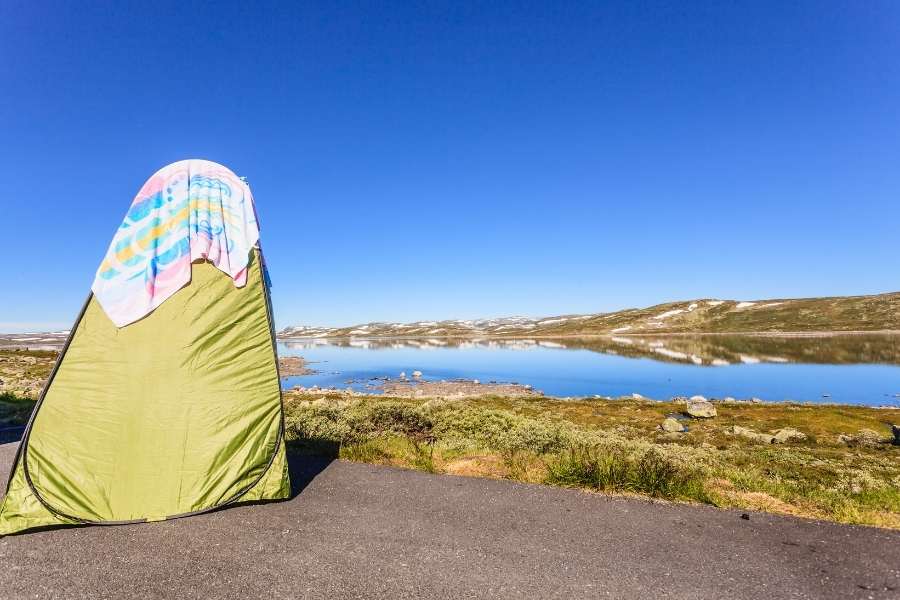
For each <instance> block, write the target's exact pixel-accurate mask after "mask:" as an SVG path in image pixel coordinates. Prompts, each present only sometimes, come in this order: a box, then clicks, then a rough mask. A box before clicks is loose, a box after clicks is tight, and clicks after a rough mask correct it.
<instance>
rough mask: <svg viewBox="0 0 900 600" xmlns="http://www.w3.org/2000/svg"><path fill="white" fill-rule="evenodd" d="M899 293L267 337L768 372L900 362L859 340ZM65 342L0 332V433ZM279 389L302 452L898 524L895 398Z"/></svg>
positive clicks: (306, 368) (21, 418) (884, 324)
mask: <svg viewBox="0 0 900 600" xmlns="http://www.w3.org/2000/svg"><path fill="white" fill-rule="evenodd" d="M898 303H900V294H897V293H893V294H883V295H880V296H868V297H852V298H827V299H804V300H782V301H761V302H738V301H718V300H696V301H691V302H679V303H667V304H663V305H659V306H656V307H652V308H648V309H641V310H637V309H635V310H627V311H621V312H617V313H610V314H606V315H602V314H601V315H570V316H562V317H550V318H544V319H525V318H519V317H516V318H510V319H484V320H472V321H440V322H419V323H410V324H377V323H369V324H363V325H358V326H354V327H344V328H321V327H289V328H286V329H283V330H282V331H281V332H280V333H279V337H280V338H281V339H282V341H283V342H285V343H290V342H294V343H297V344H300V347H301V348H302V347H303V343H305V341H310V342H311V343H312V342H314V341H315V340H323V339H326V338H327V339H328V340H329V343H333V344H337V345H340V344H349V341H350V340H354V339H364V340H367V341H368V342H369V343H370V344H371V345H370V346H366V348H369V349H373V348H374V349H377V348H378V347H380V346H379V344H381V345H383V346H385V347H393V346H395V345H397V344H400V345H405V344H409V346H407V347H410V348H420V347H421V345H428V344H435V345H437V346H440V345H446V344H448V343H449V344H455V345H457V346H459V345H463V346H464V345H465V344H469V343H471V342H472V340H473V339H474V340H481V342H482V343H485V344H491V343H504V341H506V342H509V343H515V344H521V342H522V338H523V337H524V336H526V335H527V336H528V337H531V338H534V339H537V340H545V339H552V338H557V339H558V340H559V345H560V346H562V345H565V344H568V345H570V346H571V347H573V348H577V349H589V350H591V351H593V352H615V353H616V354H621V355H623V356H624V357H627V358H632V359H635V358H642V357H648V356H652V357H653V358H654V359H655V360H660V361H672V362H675V363H684V364H688V365H691V366H694V367H702V366H703V365H715V364H716V362H715V361H722V362H726V363H728V362H734V363H740V362H741V361H742V360H743V361H744V362H745V363H746V362H747V357H749V356H752V357H754V360H756V361H757V362H758V361H759V360H763V361H765V360H769V361H770V362H772V363H773V364H779V363H780V362H782V361H784V362H787V361H798V360H805V361H813V362H819V363H822V364H844V363H850V364H855V363H882V364H886V365H897V364H900V349H898V346H897V344H896V342H895V341H890V342H889V343H886V344H885V343H880V344H877V343H873V339H876V338H872V337H871V336H883V335H889V334H888V333H878V332H886V331H889V330H892V329H897V328H898V327H900V325H898V322H897V318H898V314H900V309H898ZM848 331H849V332H856V333H855V334H854V335H849V336H844V337H843V338H842V339H843V340H845V343H844V344H843V345H839V346H835V345H833V344H832V345H829V344H825V343H822V340H826V339H828V337H829V336H831V335H832V334H835V333H840V332H848ZM698 333H703V334H715V335H709V336H706V337H700V338H697V337H694V336H695V335H696V334H698ZM686 334H694V335H686ZM725 334H740V335H736V336H735V335H732V336H731V337H729V336H726V335H725ZM64 338H65V332H61V333H57V334H15V335H5V336H2V338H0V344H2V345H3V349H2V350H0V379H2V384H0V385H2V397H0V427H3V428H5V429H6V430H7V431H15V428H17V427H21V425H22V424H24V422H25V421H26V420H27V418H28V416H29V414H30V411H31V408H32V406H33V402H34V400H35V398H36V397H37V395H38V394H39V391H40V389H41V387H42V385H43V381H44V380H45V379H46V377H47V375H48V374H49V371H50V369H51V368H52V366H53V363H54V361H55V358H56V352H55V351H54V350H53V349H52V348H54V347H57V348H58V347H59V345H60V344H61V343H62V341H63V340H64ZM877 339H881V338H877ZM887 339H888V340H894V339H895V338H892V337H888V338H887ZM660 340H664V341H665V343H664V344H663V342H660ZM698 340H701V341H698ZM773 344H774V345H775V346H774V347H775V348H776V350H772V347H773ZM819 344H821V347H819V348H818V350H815V349H816V348H817V347H818V345H819ZM36 348H44V349H36ZM47 348H50V349H47ZM660 348H664V349H666V351H665V352H659V350H660ZM811 348H812V349H813V350H814V351H811ZM834 348H840V349H839V350H834ZM301 351H302V350H301ZM775 354H777V355H778V356H777V357H773V355H775ZM742 357H743V359H742ZM760 357H761V358H760ZM280 364H281V374H282V376H283V377H284V378H285V381H287V380H288V379H290V380H291V381H293V382H296V381H303V376H305V375H308V374H311V373H315V372H316V371H315V369H317V368H322V365H317V364H309V363H307V362H306V361H304V360H303V358H302V357H300V356H282V357H281V359H280ZM286 387H287V389H286V390H285V392H284V408H285V414H286V424H287V431H286V435H287V439H288V442H289V451H290V452H291V453H293V454H294V455H298V456H326V457H339V458H342V459H346V460H351V461H358V462H366V463H373V464H382V465H392V466H398V467H402V468H407V469H415V470H420V471H426V472H429V473H448V474H456V475H465V476H473V477H489V478H500V479H511V480H516V481H523V482H530V483H541V484H546V485H552V486H562V487H572V488H578V489H582V490H586V491H590V492H593V493H602V494H617V495H629V496H638V497H647V498H652V499H656V500H664V501H672V502H690V503H702V504H710V505H713V506H719V507H727V508H738V509H746V510H754V511H768V512H772V513H778V514H788V515H794V516H801V517H807V518H815V519H825V520H832V521H837V522H842V523H856V524H866V525H875V526H878V527H886V528H892V529H900V410H898V409H897V405H896V404H895V403H894V402H893V401H892V400H889V401H886V402H885V406H881V407H876V406H849V405H840V404H834V403H829V402H827V401H826V402H823V403H811V402H778V403H772V402H764V401H761V400H759V399H758V398H734V397H729V396H723V397H719V398H706V397H702V396H696V395H695V396H691V397H678V396H676V397H671V398H648V397H644V396H642V395H640V394H637V393H635V394H629V395H627V396H622V397H615V396H609V395H592V396H590V397H566V398H560V397H554V396H551V395H546V394H544V393H543V392H541V391H540V390H538V389H536V388H534V387H533V386H529V385H524V384H518V383H514V382H480V381H475V380H465V379H462V380H429V379H428V378H427V377H423V376H422V374H421V373H420V372H418V371H416V372H410V373H409V374H407V373H402V374H400V375H395V376H392V377H383V378H377V381H375V382H373V383H367V384H366V387H365V388H364V389H363V390H362V391H359V390H354V389H353V388H351V387H347V388H343V389H342V388H336V387H332V388H320V387H318V386H309V385H303V384H296V385H287V384H286Z"/></svg>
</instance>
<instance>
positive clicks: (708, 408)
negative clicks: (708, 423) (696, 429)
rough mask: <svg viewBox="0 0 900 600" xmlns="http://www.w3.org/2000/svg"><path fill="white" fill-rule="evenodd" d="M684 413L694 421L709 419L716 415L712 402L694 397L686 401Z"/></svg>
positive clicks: (700, 397)
mask: <svg viewBox="0 0 900 600" xmlns="http://www.w3.org/2000/svg"><path fill="white" fill-rule="evenodd" d="M685 412H687V414H689V415H690V416H692V417H694V418H695V419H711V418H712V417H715V416H716V415H717V414H718V413H716V407H715V406H713V404H712V402H710V401H709V400H707V399H706V398H704V397H703V396H694V397H692V398H691V399H690V400H688V401H687V406H686V407H685Z"/></svg>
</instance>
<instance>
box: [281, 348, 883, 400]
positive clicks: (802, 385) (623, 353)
mask: <svg viewBox="0 0 900 600" xmlns="http://www.w3.org/2000/svg"><path fill="white" fill-rule="evenodd" d="M279 352H281V353H282V355H299V356H303V357H304V358H305V359H306V360H307V361H308V362H309V363H311V364H309V367H310V368H312V369H315V370H316V371H317V373H316V374H314V375H307V376H301V377H289V378H287V379H286V380H285V382H284V383H285V386H286V387H292V386H295V385H302V386H306V387H310V386H313V385H317V386H319V387H336V388H346V387H352V388H354V389H356V390H357V391H370V392H373V393H377V392H378V389H377V384H378V381H377V379H376V378H380V377H397V376H399V374H400V373H401V372H405V373H406V374H407V375H411V374H412V372H413V371H421V372H422V374H423V379H427V380H441V379H455V378H462V379H478V380H479V381H482V382H489V381H496V382H504V383H507V382H515V383H522V384H529V385H532V386H533V387H535V388H537V389H539V390H542V391H543V392H544V393H546V394H549V395H552V396H592V395H604V396H619V395H625V394H632V393H638V394H641V395H643V396H647V397H650V398H656V399H668V398H670V397H672V396H691V395H694V394H700V395H703V396H707V397H714V398H722V397H725V396H733V397H735V398H751V397H757V398H761V399H763V400H766V401H783V400H792V401H810V402H838V403H844V404H867V405H874V406H882V405H883V406H900V336H897V335H845V336H832V337H762V336H722V335H717V336H670V337H643V336H642V337H637V336H628V337H603V338H584V339H553V340H549V339H548V340H545V339H540V340H522V339H517V340H451V339H438V338H435V339H430V340H426V339H417V340H412V339H391V340H384V339H380V340H366V339H351V340H324V339H307V340H291V341H282V342H280V343H279Z"/></svg>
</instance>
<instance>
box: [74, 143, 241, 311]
mask: <svg viewBox="0 0 900 600" xmlns="http://www.w3.org/2000/svg"><path fill="white" fill-rule="evenodd" d="M258 241H259V227H258V224H257V220H256V212H255V210H254V206H253V194H252V193H251V192H250V188H249V186H248V185H247V184H246V183H245V182H244V181H242V180H241V179H240V178H239V177H238V176H237V175H235V174H234V173H233V172H231V171H230V170H229V169H227V168H225V167H223V166H222V165H219V164H216V163H214V162H210V161H208V160H183V161H179V162H176V163H172V164H171V165H168V166H166V167H163V168H162V169H160V170H159V171H157V172H156V173H154V174H153V176H152V177H150V179H148V180H147V181H146V183H144V185H143V187H142V188H141V190H140V191H139V192H138V194H137V196H135V198H134V201H133V202H132V204H131V208H129V210H128V214H126V215H125V219H124V220H123V221H122V224H121V225H120V226H119V228H118V230H117V231H116V234H115V236H114V237H113V240H112V243H110V245H109V250H108V251H107V253H106V257H105V258H104V259H103V262H102V263H101V265H100V268H99V269H98V270H97V275H96V278H95V279H94V283H93V285H92V286H91V289H92V290H93V292H94V296H95V297H96V298H97V300H98V301H99V302H100V305H101V306H102V307H103V308H104V310H105V311H106V314H107V315H109V318H110V319H112V321H113V323H115V324H116V325H117V326H119V327H123V326H125V325H128V324H129V323H133V322H134V321H137V320H138V319H140V318H142V317H144V316H146V315H147V314H149V313H150V312H151V311H152V310H153V309H155V308H156V307H157V306H159V305H160V304H162V303H163V302H165V301H166V299H168V298H169V297H171V296H172V294H174V293H175V292H177V291H178V290H179V289H181V288H182V287H184V286H185V285H187V283H188V282H189V281H190V279H191V263H192V262H193V261H196V260H198V259H206V260H209V261H210V262H211V263H212V264H214V265H215V266H216V267H218V268H219V269H221V270H222V271H223V272H224V273H227V274H228V275H229V276H230V277H231V278H232V279H233V280H234V282H235V285H237V286H243V285H244V284H245V283H246V280H247V272H246V268H247V261H248V259H249V256H250V251H251V249H252V248H253V247H254V246H255V245H256V244H257V242H258Z"/></svg>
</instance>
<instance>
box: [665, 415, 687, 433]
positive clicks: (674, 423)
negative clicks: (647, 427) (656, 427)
mask: <svg viewBox="0 0 900 600" xmlns="http://www.w3.org/2000/svg"><path fill="white" fill-rule="evenodd" d="M660 428H661V429H662V430H663V431H666V432H668V433H681V432H682V431H684V425H682V424H681V423H679V422H678V419H673V418H672V417H668V418H667V419H666V420H665V421H663V422H662V424H661V425H660Z"/></svg>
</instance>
